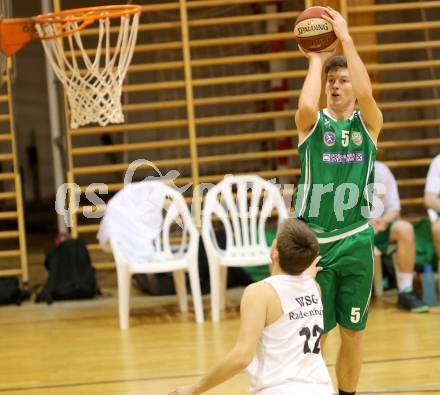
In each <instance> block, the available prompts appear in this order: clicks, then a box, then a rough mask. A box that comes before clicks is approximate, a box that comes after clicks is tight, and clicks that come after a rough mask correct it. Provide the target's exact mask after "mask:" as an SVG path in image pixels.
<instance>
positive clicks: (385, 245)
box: [374, 222, 394, 255]
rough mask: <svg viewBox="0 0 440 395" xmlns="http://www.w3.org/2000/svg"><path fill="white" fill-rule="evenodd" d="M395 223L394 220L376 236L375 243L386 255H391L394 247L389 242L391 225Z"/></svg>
mask: <svg viewBox="0 0 440 395" xmlns="http://www.w3.org/2000/svg"><path fill="white" fill-rule="evenodd" d="M393 223H394V222H391V223H390V224H388V226H387V228H386V229H385V230H382V231H380V232H377V234H376V235H375V236H374V245H375V246H376V248H377V249H378V250H379V251H380V252H381V253H382V254H384V255H389V254H390V253H392V249H393V248H392V246H390V245H389V243H390V233H391V227H392V226H393Z"/></svg>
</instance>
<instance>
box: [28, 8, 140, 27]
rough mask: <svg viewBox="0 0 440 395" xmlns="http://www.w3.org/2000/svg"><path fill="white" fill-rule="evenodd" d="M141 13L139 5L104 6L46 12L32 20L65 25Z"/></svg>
mask: <svg viewBox="0 0 440 395" xmlns="http://www.w3.org/2000/svg"><path fill="white" fill-rule="evenodd" d="M141 12H142V6H141V5H135V4H125V5H106V6H98V7H84V8H75V9H69V10H63V11H58V12H48V13H47V14H41V15H37V16H35V17H33V18H32V19H33V21H34V22H35V23H66V22H79V21H86V20H89V21H91V22H92V21H95V20H96V19H100V18H118V17H121V16H123V15H133V14H140V13H141Z"/></svg>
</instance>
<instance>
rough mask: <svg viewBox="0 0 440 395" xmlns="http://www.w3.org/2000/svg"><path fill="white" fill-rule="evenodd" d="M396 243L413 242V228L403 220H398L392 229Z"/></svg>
mask: <svg viewBox="0 0 440 395" xmlns="http://www.w3.org/2000/svg"><path fill="white" fill-rule="evenodd" d="M392 231H393V233H394V235H395V237H394V238H395V239H396V241H404V242H407V243H408V242H413V241H414V228H413V227H412V225H411V224H410V223H409V222H407V221H403V220H399V221H397V222H396V223H394V225H393V229H392Z"/></svg>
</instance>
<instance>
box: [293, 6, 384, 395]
mask: <svg viewBox="0 0 440 395" xmlns="http://www.w3.org/2000/svg"><path fill="white" fill-rule="evenodd" d="M327 13H328V16H327V15H324V16H323V18H324V19H326V20H327V21H329V22H330V23H331V24H332V25H333V29H334V31H335V34H336V36H337V37H338V39H339V40H340V42H341V44H342V48H343V51H344V55H345V56H337V57H334V58H332V59H329V58H330V57H331V56H332V55H333V53H329V52H321V53H312V52H304V55H305V56H306V57H307V58H308V60H309V68H308V73H307V76H306V78H305V81H304V85H303V88H302V91H301V95H300V97H299V103H298V111H297V112H296V115H295V122H296V126H297V130H298V135H299V144H298V152H299V157H300V161H301V177H300V180H299V183H298V190H297V193H296V196H295V210H296V214H297V216H298V217H299V218H300V219H302V220H303V221H305V222H306V223H307V224H309V226H310V227H311V228H312V229H314V231H315V233H316V235H317V237H318V241H319V243H320V255H322V256H323V258H322V260H321V262H320V265H321V266H322V267H323V270H322V271H321V272H319V273H318V276H317V281H318V283H319V284H320V286H321V289H322V299H323V305H324V332H325V333H328V332H329V331H330V330H331V329H333V328H334V327H335V326H336V324H339V328H340V336H341V346H340V349H339V353H338V357H337V361H336V376H337V379H338V386H339V394H342V395H344V394H355V392H356V387H357V384H358V380H359V375H360V370H361V364H362V355H363V337H364V329H365V326H366V321H367V315H368V306H369V301H370V295H371V285H372V277H373V246H374V238H373V237H374V234H373V229H372V228H371V227H370V226H369V225H368V222H367V218H368V214H369V208H370V197H371V193H368V191H369V190H370V191H372V188H370V187H372V185H370V187H367V185H369V184H372V183H373V182H374V160H375V156H376V142H377V138H378V136H379V132H380V129H381V127H382V114H381V112H380V110H379V108H378V107H377V104H376V102H375V100H374V98H373V94H372V87H371V82H370V78H369V76H368V73H367V70H366V68H365V66H364V64H363V62H362V60H361V58H360V57H359V55H358V53H357V51H356V48H355V45H354V43H353V40H352V38H351V37H350V34H349V32H348V26H347V23H346V21H345V19H344V18H343V17H342V15H341V14H339V13H338V12H337V11H335V10H333V9H332V8H330V7H327ZM326 62H327V63H326ZM324 66H325V69H324V71H325V74H326V84H325V94H326V97H327V108H325V109H323V110H321V111H319V98H320V94H321V74H322V70H323V68H324ZM356 102H357V106H358V108H359V111H355V104H356ZM324 338H325V336H324Z"/></svg>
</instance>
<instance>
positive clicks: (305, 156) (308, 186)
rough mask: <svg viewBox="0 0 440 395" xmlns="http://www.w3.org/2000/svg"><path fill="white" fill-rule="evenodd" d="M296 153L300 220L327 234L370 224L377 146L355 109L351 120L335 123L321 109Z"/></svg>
mask: <svg viewBox="0 0 440 395" xmlns="http://www.w3.org/2000/svg"><path fill="white" fill-rule="evenodd" d="M298 154H299V158H300V162H301V176H300V179H299V182H298V188H297V190H296V193H295V211H296V214H297V216H298V217H299V218H302V219H303V220H304V221H305V222H307V223H308V224H310V225H311V226H312V227H314V228H317V229H320V230H322V231H324V232H329V231H332V230H335V229H341V228H345V227H347V226H350V225H353V224H355V223H358V222H360V221H364V222H366V219H367V218H368V213H369V211H370V208H371V197H372V192H373V183H374V161H375V158H376V145H375V143H374V142H373V140H372V139H371V137H370V135H369V133H368V131H367V129H366V127H365V124H364V123H363V121H362V118H361V116H360V113H359V112H358V111H355V112H353V114H352V116H351V117H350V118H349V119H347V120H344V121H337V120H335V119H333V118H332V117H331V116H330V115H329V113H328V112H327V110H321V111H320V112H319V116H318V120H317V121H316V124H315V126H314V128H313V129H312V130H311V131H310V133H309V134H308V135H307V137H306V139H305V140H304V141H303V142H302V143H301V144H300V145H299V146H298ZM367 185H369V186H368V187H367Z"/></svg>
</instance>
